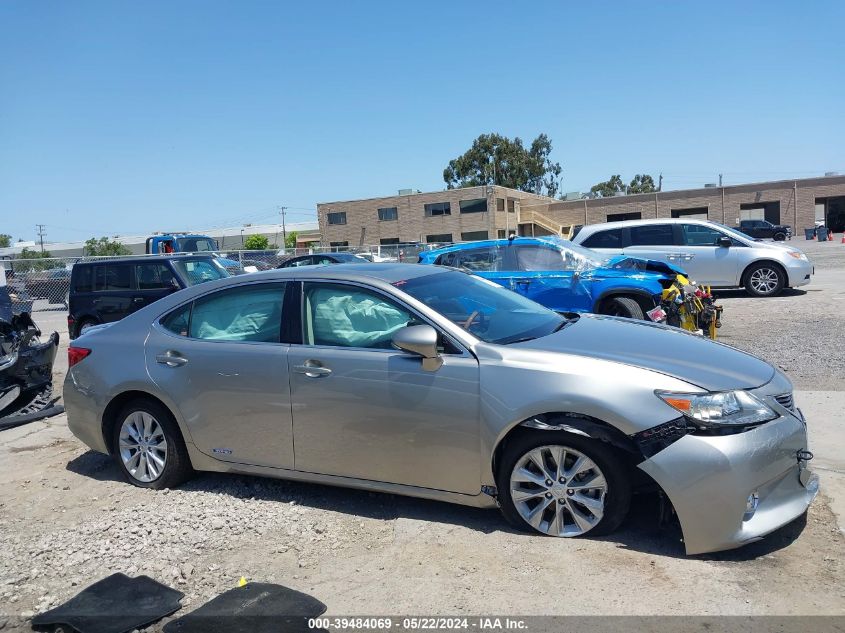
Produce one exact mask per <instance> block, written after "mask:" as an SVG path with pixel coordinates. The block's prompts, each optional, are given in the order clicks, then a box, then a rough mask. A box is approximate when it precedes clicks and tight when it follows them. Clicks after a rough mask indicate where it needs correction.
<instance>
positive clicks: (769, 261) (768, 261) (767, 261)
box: [739, 258, 789, 288]
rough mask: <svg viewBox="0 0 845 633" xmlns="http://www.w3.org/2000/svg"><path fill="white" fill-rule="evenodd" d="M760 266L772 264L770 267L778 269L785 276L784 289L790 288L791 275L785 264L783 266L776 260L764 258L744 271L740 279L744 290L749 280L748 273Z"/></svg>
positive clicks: (757, 260)
mask: <svg viewBox="0 0 845 633" xmlns="http://www.w3.org/2000/svg"><path fill="white" fill-rule="evenodd" d="M758 264H770V265H772V266H774V267H775V268H777V269H778V270H779V271H780V273H781V274H782V275H783V278H784V283H783V286H784V288H786V287H788V286H789V274H788V273H787V272H786V267H785V266H784V265H783V264H781V263H780V262H779V261H777V260H776V259H769V258H763V259H755V260H754V261H753V262H750V263H749V264H748V265H747V266H746V267H745V268H744V269H743V270H742V275H740V277H739V283H740V284H741V285H742V287H743V288H744V287H745V284H746V281H747V278H748V271H749V270H751V269H752V268H753V267H754V266H757V265H758Z"/></svg>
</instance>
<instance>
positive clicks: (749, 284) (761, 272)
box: [744, 262, 786, 297]
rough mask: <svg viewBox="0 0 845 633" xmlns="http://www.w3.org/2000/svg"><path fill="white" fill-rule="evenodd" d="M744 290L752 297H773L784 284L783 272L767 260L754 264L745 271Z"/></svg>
mask: <svg viewBox="0 0 845 633" xmlns="http://www.w3.org/2000/svg"><path fill="white" fill-rule="evenodd" d="M744 285H745V291H746V292H747V293H748V294H750V295H751V296H752V297H774V296H775V295H777V294H780V291H781V290H783V287H784V286H785V285H786V279H785V275H784V274H783V272H782V271H781V270H780V269H779V268H778V267H777V266H775V265H773V264H769V263H767V262H761V263H759V264H754V265H753V266H751V268H749V269H748V271H747V272H746V273H745V284H744Z"/></svg>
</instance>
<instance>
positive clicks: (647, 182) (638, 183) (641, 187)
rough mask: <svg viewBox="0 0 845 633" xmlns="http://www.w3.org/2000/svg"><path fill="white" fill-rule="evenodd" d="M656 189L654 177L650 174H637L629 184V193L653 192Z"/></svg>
mask: <svg viewBox="0 0 845 633" xmlns="http://www.w3.org/2000/svg"><path fill="white" fill-rule="evenodd" d="M654 191H657V187H655V186H654V178H652V177H651V176H649V175H648V174H637V175H636V176H634V179H633V180H632V181H631V184H630V185H628V193H653V192H654Z"/></svg>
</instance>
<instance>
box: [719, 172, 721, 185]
mask: <svg viewBox="0 0 845 633" xmlns="http://www.w3.org/2000/svg"><path fill="white" fill-rule="evenodd" d="M719 186H720V187H721V186H722V174H719Z"/></svg>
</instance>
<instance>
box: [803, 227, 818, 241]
mask: <svg viewBox="0 0 845 633" xmlns="http://www.w3.org/2000/svg"><path fill="white" fill-rule="evenodd" d="M815 236H816V229H804V237H806V238H807V239H808V240H811V239H813V238H814V237H815Z"/></svg>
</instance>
